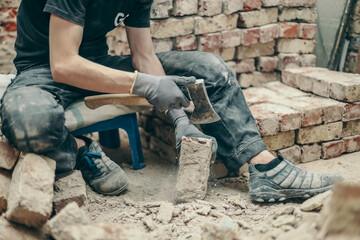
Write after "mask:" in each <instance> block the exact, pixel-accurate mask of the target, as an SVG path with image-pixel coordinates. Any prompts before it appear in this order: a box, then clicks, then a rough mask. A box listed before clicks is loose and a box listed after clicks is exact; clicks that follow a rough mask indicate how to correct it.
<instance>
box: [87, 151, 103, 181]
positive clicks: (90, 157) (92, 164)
mask: <svg viewBox="0 0 360 240" xmlns="http://www.w3.org/2000/svg"><path fill="white" fill-rule="evenodd" d="M101 157H102V156H101V154H100V153H94V152H87V153H85V154H84V156H83V158H84V159H85V160H86V162H87V166H88V169H89V171H90V173H91V174H93V175H94V177H96V176H99V175H100V174H101V173H102V171H101V169H102V166H101V165H100V166H99V164H100V162H96V159H101Z"/></svg>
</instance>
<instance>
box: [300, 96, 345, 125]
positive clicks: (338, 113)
mask: <svg viewBox="0 0 360 240" xmlns="http://www.w3.org/2000/svg"><path fill="white" fill-rule="evenodd" d="M299 101H304V102H309V103H311V104H315V105H316V106H319V107H320V108H321V109H322V121H323V122H324V123H330V122H336V121H341V120H342V117H343V113H344V107H345V104H344V103H341V102H338V101H334V100H332V99H328V98H322V97H315V96H312V97H307V98H299Z"/></svg>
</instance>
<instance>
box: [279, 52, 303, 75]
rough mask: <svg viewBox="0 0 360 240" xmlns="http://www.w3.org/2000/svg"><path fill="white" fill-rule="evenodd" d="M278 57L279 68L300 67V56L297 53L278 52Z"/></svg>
mask: <svg viewBox="0 0 360 240" xmlns="http://www.w3.org/2000/svg"><path fill="white" fill-rule="evenodd" d="M278 57H279V64H278V66H279V70H281V71H283V70H285V69H288V68H298V67H300V56H299V54H297V53H280V54H279V55H278Z"/></svg>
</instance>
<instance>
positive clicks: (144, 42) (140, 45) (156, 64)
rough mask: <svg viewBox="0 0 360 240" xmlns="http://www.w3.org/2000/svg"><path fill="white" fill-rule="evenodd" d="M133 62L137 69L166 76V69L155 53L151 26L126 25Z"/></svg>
mask: <svg viewBox="0 0 360 240" xmlns="http://www.w3.org/2000/svg"><path fill="white" fill-rule="evenodd" d="M126 34H127V37H128V41H129V45H130V50H131V56H132V63H133V66H134V68H135V69H136V70H138V71H139V72H142V73H147V74H151V75H156V76H164V75H165V72H164V69H163V67H162V65H161V63H160V61H159V59H158V57H157V56H156V55H155V51H154V47H153V43H152V39H151V34H150V28H134V27H126Z"/></svg>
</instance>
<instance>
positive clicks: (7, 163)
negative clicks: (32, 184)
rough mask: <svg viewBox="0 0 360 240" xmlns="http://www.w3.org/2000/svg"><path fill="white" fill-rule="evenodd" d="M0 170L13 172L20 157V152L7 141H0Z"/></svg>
mask: <svg viewBox="0 0 360 240" xmlns="http://www.w3.org/2000/svg"><path fill="white" fill-rule="evenodd" d="M0 156H1V158H0V168H4V169H7V170H11V169H12V168H13V167H14V165H15V163H16V161H17V159H18V156H19V151H18V150H16V148H14V147H12V146H11V145H10V144H9V143H8V142H7V141H0Z"/></svg>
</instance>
